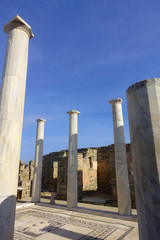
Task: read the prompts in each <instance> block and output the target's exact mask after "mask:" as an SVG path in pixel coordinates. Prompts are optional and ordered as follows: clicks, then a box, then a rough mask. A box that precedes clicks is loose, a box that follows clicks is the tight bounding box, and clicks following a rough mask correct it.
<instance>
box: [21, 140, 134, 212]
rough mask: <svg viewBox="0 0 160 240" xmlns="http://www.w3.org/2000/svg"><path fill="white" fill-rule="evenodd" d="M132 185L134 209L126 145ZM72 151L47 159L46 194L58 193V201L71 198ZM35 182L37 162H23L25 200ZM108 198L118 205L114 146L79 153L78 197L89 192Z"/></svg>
mask: <svg viewBox="0 0 160 240" xmlns="http://www.w3.org/2000/svg"><path fill="white" fill-rule="evenodd" d="M126 151H127V163H128V173H129V184H130V191H131V199H132V207H134V208H135V193H134V180H133V171H132V158H131V149H130V144H127V145H126ZM67 160H68V151H67V150H63V151H60V152H53V153H50V154H48V155H45V156H43V170H42V190H43V191H50V192H52V191H54V192H57V199H63V200H65V199H66V195H67V192H66V190H67ZM32 179H33V161H31V162H30V163H29V164H28V165H27V164H25V163H23V162H22V161H21V162H20V180H21V184H22V187H23V188H24V191H23V197H25V196H29V195H30V194H31V183H32ZM97 191H98V192H101V193H105V194H107V196H108V198H109V199H112V201H113V203H114V204H115V205H116V204H117V189H116V173H115V156H114V145H109V146H107V147H99V148H83V149H79V150H78V196H79V199H81V197H82V196H83V195H84V194H85V192H87V193H88V192H97Z"/></svg>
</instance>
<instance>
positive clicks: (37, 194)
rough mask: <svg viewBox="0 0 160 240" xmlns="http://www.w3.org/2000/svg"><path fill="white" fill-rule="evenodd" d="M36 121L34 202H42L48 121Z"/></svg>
mask: <svg viewBox="0 0 160 240" xmlns="http://www.w3.org/2000/svg"><path fill="white" fill-rule="evenodd" d="M36 121H37V136H36V149H35V159H34V174H33V184H32V202H40V200H41V185H42V184H41V183H42V157H43V142H44V123H45V121H46V120H45V119H42V118H40V119H37V120H36Z"/></svg>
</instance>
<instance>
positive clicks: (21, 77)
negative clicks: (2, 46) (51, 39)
mask: <svg viewBox="0 0 160 240" xmlns="http://www.w3.org/2000/svg"><path fill="white" fill-rule="evenodd" d="M4 31H5V32H6V33H8V44H7V50H6V56H5V62H4V68H3V76H2V82H1V89H0V178H1V181H0V236H1V237H0V238H1V239H3V240H11V239H13V233H14V219H15V207H16V196H17V184H18V169H19V160H20V148H21V135H22V124H23V111H24V99H25V88H26V73H27V61H28V40H29V38H31V37H32V36H31V28H30V27H29V25H28V24H26V23H25V22H24V21H23V20H22V19H21V18H20V17H19V16H16V17H15V18H14V19H12V20H11V21H10V22H9V23H7V24H6V25H5V26H4Z"/></svg>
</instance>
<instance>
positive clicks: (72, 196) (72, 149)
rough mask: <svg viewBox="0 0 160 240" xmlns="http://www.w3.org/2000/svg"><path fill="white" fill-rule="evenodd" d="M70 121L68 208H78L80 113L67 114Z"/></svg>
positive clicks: (70, 112)
mask: <svg viewBox="0 0 160 240" xmlns="http://www.w3.org/2000/svg"><path fill="white" fill-rule="evenodd" d="M67 113H68V114H69V116H70V121H69V149H68V175H67V207H68V208H73V207H77V198H78V189H77V188H78V187H77V184H78V183H77V165H78V160H77V133H78V131H77V129H78V126H77V125H78V124H77V122H78V114H79V113H80V112H78V111H75V110H72V111H69V112H67Z"/></svg>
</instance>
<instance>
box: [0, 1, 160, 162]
mask: <svg viewBox="0 0 160 240" xmlns="http://www.w3.org/2000/svg"><path fill="white" fill-rule="evenodd" d="M16 14H18V15H20V16H21V17H22V18H23V19H24V20H25V21H27V23H28V24H30V26H31V27H32V30H33V33H34V35H35V37H34V38H33V39H31V40H30V47H29V59H28V74H27V87H26V98H25V110H24V125H23V134H22V148H21V160H23V161H26V162H28V161H29V160H32V159H34V151H35V138H36V119H37V118H45V119H46V124H45V142H44V154H47V153H50V152H54V151H59V150H62V149H67V148H68V126H69V116H68V114H66V112H67V111H69V110H72V109H76V110H78V111H80V112H81V114H80V115H79V136H78V146H79V148H82V147H94V146H105V145H109V144H112V143H113V126H112V110H111V105H110V104H109V103H108V100H111V99H114V98H117V97H120V98H122V99H123V101H124V102H123V114H124V124H125V135H126V142H129V130H128V118H127V103H126V89H127V88H128V87H129V86H130V85H131V84H133V83H135V82H137V81H141V80H144V79H147V78H152V77H160V1H159V0H152V1H151V0H132V1H131V0H130V1H129V0H116V1H113V0H19V1H18V0H14V1H11V0H10V1H8V0H5V1H3V0H1V1H0V53H1V54H0V75H2V70H3V62H4V56H5V50H6V44H7V35H6V34H5V33H4V32H3V25H4V24H5V23H6V22H8V21H9V20H10V19H11V18H13V17H14V16H15V15H16Z"/></svg>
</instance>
